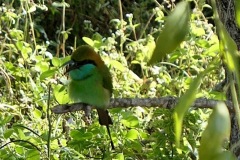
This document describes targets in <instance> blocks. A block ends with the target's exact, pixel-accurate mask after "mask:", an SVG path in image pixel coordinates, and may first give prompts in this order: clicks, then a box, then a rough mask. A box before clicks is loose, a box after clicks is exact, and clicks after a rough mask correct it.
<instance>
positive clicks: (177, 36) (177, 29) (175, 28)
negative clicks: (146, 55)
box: [149, 1, 190, 64]
mask: <svg viewBox="0 0 240 160" xmlns="http://www.w3.org/2000/svg"><path fill="white" fill-rule="evenodd" d="M189 20H190V8H189V4H188V2H186V1H184V2H180V3H179V4H177V6H176V8H175V10H174V11H173V12H172V13H171V14H170V16H169V17H168V18H167V20H166V24H165V26H164V28H163V30H162V32H161V33H160V34H159V37H158V39H157V42H156V48H155V50H154V52H153V55H152V57H151V59H150V61H149V63H150V64H152V63H154V62H157V61H160V60H161V59H162V58H163V57H164V56H165V55H166V54H168V53H170V52H172V51H173V50H175V49H176V48H177V47H178V46H179V45H180V43H181V42H182V41H183V40H184V38H185V36H186V34H187V33H188V29H189V26H188V22H189Z"/></svg>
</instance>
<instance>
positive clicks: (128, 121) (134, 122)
mask: <svg viewBox="0 0 240 160" xmlns="http://www.w3.org/2000/svg"><path fill="white" fill-rule="evenodd" d="M121 122H122V123H123V124H124V125H125V126H126V127H136V126H138V125H139V121H138V118H137V117H135V116H128V117H126V118H123V119H122V120H121Z"/></svg>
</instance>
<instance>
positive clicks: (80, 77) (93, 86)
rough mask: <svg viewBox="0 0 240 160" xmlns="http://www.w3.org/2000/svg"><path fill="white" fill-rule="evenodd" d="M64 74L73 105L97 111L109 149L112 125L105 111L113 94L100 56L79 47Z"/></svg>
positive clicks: (106, 69) (105, 67) (84, 47)
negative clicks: (107, 137) (110, 127)
mask: <svg viewBox="0 0 240 160" xmlns="http://www.w3.org/2000/svg"><path fill="white" fill-rule="evenodd" d="M65 65H67V67H66V71H65V73H68V74H69V77H70V82H69V85H68V95H69V98H70V100H72V101H73V102H74V103H78V102H82V103H85V104H88V105H91V106H94V107H95V108H96V110H97V113H98V117H99V123H100V125H105V126H106V128H107V132H108V135H109V137H110V142H111V147H112V149H113V150H114V149H115V147H114V144H113V141H112V137H111V134H110V129H109V125H112V124H113V121H112V119H111V117H110V116H109V113H108V111H107V109H106V107H107V106H108V105H109V103H110V98H111V95H112V92H113V84H112V76H111V74H110V71H109V69H108V67H107V66H106V65H105V63H104V61H103V60H102V59H101V57H100V55H99V54H97V53H96V52H95V51H94V48H93V47H91V46H89V45H82V46H79V47H78V48H77V49H76V50H75V51H74V52H73V53H72V55H71V60H70V61H68V62H66V63H65Z"/></svg>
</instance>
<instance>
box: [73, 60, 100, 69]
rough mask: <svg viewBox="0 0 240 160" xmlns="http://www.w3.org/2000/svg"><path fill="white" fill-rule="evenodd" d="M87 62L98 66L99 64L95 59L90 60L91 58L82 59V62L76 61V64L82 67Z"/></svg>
mask: <svg viewBox="0 0 240 160" xmlns="http://www.w3.org/2000/svg"><path fill="white" fill-rule="evenodd" d="M73 61H74V60H73ZM85 64H93V65H94V66H97V64H96V63H95V62H94V61H93V60H89V59H86V60H83V61H80V62H78V61H74V66H76V67H77V68H78V67H81V66H83V65H85Z"/></svg>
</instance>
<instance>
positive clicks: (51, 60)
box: [0, 0, 225, 159]
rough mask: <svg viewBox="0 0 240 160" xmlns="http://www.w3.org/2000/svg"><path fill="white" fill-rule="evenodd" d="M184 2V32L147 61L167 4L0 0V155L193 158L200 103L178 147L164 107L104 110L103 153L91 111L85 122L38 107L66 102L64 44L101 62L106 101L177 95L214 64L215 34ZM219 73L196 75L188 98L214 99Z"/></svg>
mask: <svg viewBox="0 0 240 160" xmlns="http://www.w3.org/2000/svg"><path fill="white" fill-rule="evenodd" d="M132 3H133V4H134V5H132ZM193 4H195V5H194V7H192V11H193V12H192V14H191V17H190V23H189V33H188V34H187V35H186V37H185V40H184V41H183V42H182V43H181V44H180V47H178V48H177V49H176V50H173V51H172V52H171V53H169V54H167V55H166V56H165V57H164V58H163V60H162V61H161V62H158V63H156V64H154V65H148V61H149V58H150V57H151V56H150V55H151V53H152V52H153V50H154V48H155V45H156V44H155V41H156V38H157V36H158V35H159V33H160V32H161V31H162V29H163V26H164V24H165V19H166V17H167V16H168V15H169V13H170V12H171V11H172V10H173V9H174V8H175V4H173V3H171V1H164V2H159V3H158V2H157V1H144V0H139V1H136V2H135V1H134V2H132V1H128V0H126V1H125V0H122V4H121V5H120V4H119V3H117V1H106V0H101V1H98V3H96V1H93V0H89V1H70V2H64V1H62V2H57V1H55V2H53V3H51V1H47V0H45V1H38V2H33V1H10V0H9V1H6V2H5V3H2V4H1V6H0V10H1V12H0V15H1V19H0V28H1V32H0V42H1V46H0V51H1V52H0V97H1V99H0V115H1V116H0V118H1V121H0V122H1V123H0V131H1V132H0V144H1V150H0V158H1V159H30V158H31V159H47V158H49V157H50V158H51V159H91V158H92V159H97V158H99V159H100V158H103V159H196V158H197V157H198V151H197V150H198V148H199V143H200V140H199V139H200V137H201V133H202V131H203V130H204V129H205V127H206V121H207V119H208V115H209V113H210V111H209V110H207V109H203V110H191V111H189V112H188V113H187V114H186V116H185V117H184V119H183V126H182V140H181V144H180V146H179V148H177V147H176V145H175V140H174V138H175V137H174V136H175V135H174V129H173V128H174V122H173V111H172V110H166V109H160V108H143V107H135V108H127V109H122V108H118V109H111V110H110V111H109V112H110V113H111V116H112V117H113V119H114V125H113V126H111V131H112V138H113V141H114V144H115V146H116V148H117V149H116V150H115V151H112V150H110V143H109V141H108V135H107V131H106V130H105V128H104V127H102V126H100V125H99V124H98V121H97V118H96V113H95V111H93V113H92V121H93V122H92V124H91V125H88V124H86V122H85V121H84V120H83V116H84V115H83V114H82V113H72V114H66V115H61V116H58V115H54V114H49V113H48V112H49V108H51V107H53V106H54V105H56V104H57V103H68V101H69V100H68V96H67V93H66V84H67V77H66V76H65V75H64V74H63V71H62V69H59V68H60V66H61V65H62V64H63V63H64V62H65V61H66V60H67V59H68V58H69V56H68V55H70V53H71V52H72V50H73V49H74V47H75V46H77V45H81V44H84V43H87V44H89V45H92V46H93V47H94V48H95V49H96V51H98V52H99V54H101V56H102V58H103V59H104V61H105V63H106V64H107V65H108V66H109V68H110V70H111V73H112V76H113V83H114V84H113V85H114V97H160V96H161V97H163V96H167V95H172V96H176V97H180V96H182V95H183V93H185V92H186V91H187V90H188V89H189V87H190V84H191V82H193V81H194V78H196V77H197V75H199V74H201V73H202V72H204V70H206V69H207V68H209V66H210V65H212V66H221V61H220V57H219V54H218V52H219V49H218V48H219V44H218V39H217V36H216V33H215V31H214V28H213V25H212V24H209V23H208V21H207V19H206V17H204V15H203V14H202V10H203V9H204V7H206V6H207V5H205V4H203V3H202V2H201V3H200V1H193ZM135 5H136V7H135ZM119 8H121V9H122V10H123V13H122V14H121V15H120V16H119V13H120V12H119ZM121 16H122V17H123V19H121ZM176 27H177V26H176ZM223 78H224V72H223V69H222V68H219V69H217V70H211V71H210V72H209V73H208V76H205V77H202V78H201V81H202V83H201V86H200V87H201V89H200V90H199V91H198V92H197V94H196V95H195V96H196V97H207V98H214V99H218V100H224V99H225V94H224V93H220V92H216V91H214V90H213V88H214V86H215V85H216V84H217V83H218V82H220V81H221V80H222V79H223Z"/></svg>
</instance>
